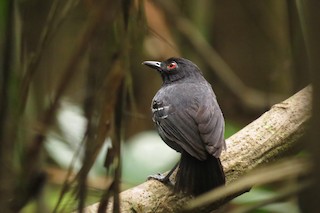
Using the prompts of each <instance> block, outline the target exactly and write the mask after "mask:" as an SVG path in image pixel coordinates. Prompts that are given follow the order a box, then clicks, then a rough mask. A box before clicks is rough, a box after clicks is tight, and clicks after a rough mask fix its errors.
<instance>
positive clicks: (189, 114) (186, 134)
mask: <svg viewBox="0 0 320 213" xmlns="http://www.w3.org/2000/svg"><path fill="white" fill-rule="evenodd" d="M194 114H195V112H194V111H193V109H191V108H190V109H184V110H176V111H174V112H173V113H171V114H169V115H168V116H167V117H166V118H163V119H161V120H159V122H156V123H157V126H158V130H159V133H160V135H161V137H162V138H163V139H164V141H165V142H166V143H167V144H168V145H169V146H171V147H175V144H172V143H176V144H177V145H178V147H181V148H182V149H183V150H184V151H186V152H188V153H189V154H190V155H192V156H193V157H195V158H197V159H199V160H204V159H206V158H207V155H208V154H207V151H206V148H205V145H204V143H203V142H202V139H201V137H200V134H199V131H198V126H197V123H196V122H195V120H194V118H193V115H194Z"/></svg>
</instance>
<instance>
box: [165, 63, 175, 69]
mask: <svg viewBox="0 0 320 213" xmlns="http://www.w3.org/2000/svg"><path fill="white" fill-rule="evenodd" d="M176 67H177V63H176V62H171V63H170V64H169V65H168V66H167V68H168V70H173V69H175V68H176Z"/></svg>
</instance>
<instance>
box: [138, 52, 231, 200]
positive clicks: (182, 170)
mask: <svg viewBox="0 0 320 213" xmlns="http://www.w3.org/2000/svg"><path fill="white" fill-rule="evenodd" d="M143 64H144V65H147V66H149V67H151V68H153V69H156V70H157V71H158V72H159V73H160V75H161V77H162V80H163V84H162V86H161V88H160V89H159V91H158V92H157V93H156V95H155V96H154V98H153V100H152V103H151V109H152V114H153V117H152V119H153V121H154V122H155V124H156V126H157V129H158V133H159V135H160V137H161V138H162V140H163V141H164V142H165V143H166V144H167V145H168V146H170V147H171V148H172V149H174V150H176V151H177V152H180V153H181V158H180V161H179V163H178V164H177V165H176V166H175V167H174V168H173V169H172V170H171V171H170V172H169V173H168V174H167V175H166V176H164V175H153V176H151V178H153V179H157V180H159V181H161V182H169V181H170V179H169V178H170V176H171V174H172V173H173V171H174V170H175V169H176V167H178V170H177V173H176V178H175V180H176V181H175V184H174V190H175V191H176V192H184V193H189V194H192V195H195V196H196V195H199V194H202V193H204V192H206V191H208V190H211V189H213V188H215V187H218V186H221V185H224V184H225V175H224V172H223V167H222V165H221V162H220V159H219V157H220V154H221V152H222V150H223V149H225V147H226V144H225V140H224V118H223V115H222V112H221V110H220V107H219V105H218V102H217V100H216V96H215V94H214V92H213V90H212V87H211V85H210V84H209V83H208V82H207V81H206V80H205V78H204V77H203V75H202V72H201V71H200V69H199V68H198V67H197V65H195V64H194V63H192V62H191V61H189V60H187V59H184V58H169V59H168V60H166V61H163V62H158V61H145V62H143Z"/></svg>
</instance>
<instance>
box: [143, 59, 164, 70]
mask: <svg viewBox="0 0 320 213" xmlns="http://www.w3.org/2000/svg"><path fill="white" fill-rule="evenodd" d="M142 64H144V65H147V66H148V67H151V68H153V69H157V70H159V69H161V62H159V61H144V62H142Z"/></svg>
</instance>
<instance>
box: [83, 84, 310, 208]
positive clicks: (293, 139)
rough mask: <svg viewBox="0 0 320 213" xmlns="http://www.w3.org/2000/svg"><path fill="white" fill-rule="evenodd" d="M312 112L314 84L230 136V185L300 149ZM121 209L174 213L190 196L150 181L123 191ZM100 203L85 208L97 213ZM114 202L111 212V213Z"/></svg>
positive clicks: (226, 156) (226, 158)
mask: <svg viewBox="0 0 320 213" xmlns="http://www.w3.org/2000/svg"><path fill="white" fill-rule="evenodd" d="M310 115H311V86H308V87H306V88H304V89H303V90H301V91H300V92H298V93H297V94H295V95H294V96H292V97H290V98H289V99H287V100H285V101H283V102H281V103H279V104H276V105H274V106H272V108H271V109H270V110H269V111H268V112H266V113H264V114H263V115H262V116H261V117H259V118H258V119H257V120H255V121H253V122H252V123H250V124H249V125H247V126H246V127H244V128H243V129H242V130H240V131H239V132H237V133H236V134H234V135H233V136H231V137H230V138H228V139H227V147H228V148H227V151H226V152H224V153H223V154H222V156H221V161H222V164H223V166H224V170H225V173H226V179H227V184H229V183H231V182H234V181H235V180H236V179H238V178H240V177H241V176H243V175H244V174H245V173H247V172H249V171H251V170H252V169H254V168H257V167H259V166H261V165H264V164H266V163H267V162H271V161H275V160H277V159H279V158H281V157H283V156H286V155H288V154H290V153H292V152H293V151H295V150H297V149H299V145H298V143H297V141H298V139H299V138H300V137H301V136H302V135H303V134H304V133H305V131H306V128H307V126H308V121H309V118H310ZM120 198H121V212H137V213H140V212H141V213H142V212H143V213H149V212H150V213H151V212H159V213H162V212H163V213H164V212H166V213H170V212H178V211H179V210H181V209H182V208H183V207H184V206H185V205H186V203H187V202H188V201H190V199H192V198H191V197H190V196H186V195H184V194H174V193H173V192H172V191H171V188H170V186H166V185H164V184H162V183H160V182H158V181H155V180H149V181H147V182H145V183H142V184H140V185H138V186H136V187H134V188H131V189H128V190H126V191H124V192H122V193H121V194H120ZM98 206H99V203H96V204H93V205H91V206H89V207H87V208H86V209H85V212H87V213H90V212H97V209H98ZM111 206H112V204H111V203H110V205H109V209H108V210H107V212H111Z"/></svg>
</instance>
